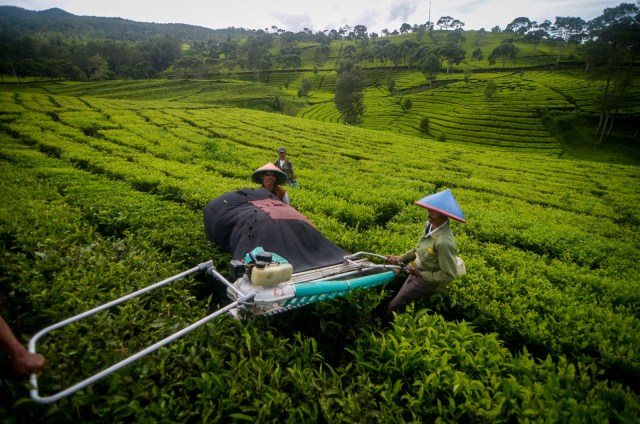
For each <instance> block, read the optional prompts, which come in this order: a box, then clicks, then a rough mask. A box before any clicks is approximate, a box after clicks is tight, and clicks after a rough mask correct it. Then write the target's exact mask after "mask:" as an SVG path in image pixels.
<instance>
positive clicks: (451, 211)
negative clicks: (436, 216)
mask: <svg viewBox="0 0 640 424" xmlns="http://www.w3.org/2000/svg"><path fill="white" fill-rule="evenodd" d="M413 204H414V205H417V206H422V207H423V208H426V209H432V210H434V211H436V212H439V213H441V214H442V215H446V216H448V217H449V218H452V219H455V220H456V221H460V222H467V221H466V220H465V219H464V213H462V209H460V206H458V202H456V199H455V197H453V193H451V190H449V189H446V190H444V191H441V192H438V193H434V194H431V195H429V196H427V197H423V198H422V199H420V200H418V201H416V202H414V203H413Z"/></svg>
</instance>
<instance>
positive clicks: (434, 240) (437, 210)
mask: <svg viewBox="0 0 640 424" xmlns="http://www.w3.org/2000/svg"><path fill="white" fill-rule="evenodd" d="M414 204H415V205H417V206H422V207H423V208H426V209H427V211H428V212H429V221H428V222H427V225H426V226H425V228H424V231H423V233H422V235H421V236H420V239H419V240H418V243H417V244H416V246H415V247H414V248H413V249H411V250H409V251H407V252H405V253H404V254H403V255H399V256H388V257H387V261H388V262H389V263H392V264H397V263H406V264H409V263H410V262H415V265H408V266H407V267H406V268H405V271H406V272H407V274H408V276H407V279H406V280H405V282H404V283H403V285H402V287H401V288H400V291H398V293H397V294H396V295H395V296H394V297H393V299H391V301H390V302H389V303H388V304H387V305H386V308H385V310H384V318H385V320H387V321H391V320H393V313H394V312H396V313H399V312H400V311H401V309H402V308H403V307H404V306H405V305H406V304H408V303H410V302H413V301H415V300H417V299H424V298H428V297H429V296H431V294H433V292H434V291H435V290H436V289H437V288H438V287H439V286H441V285H443V284H446V283H448V282H450V281H451V280H453V279H454V278H456V277H457V276H458V266H457V262H458V257H457V254H456V242H455V239H454V237H453V232H452V231H451V227H450V226H449V218H451V219H454V220H456V221H459V222H463V223H464V222H466V220H465V218H464V214H463V213H462V209H460V206H458V203H457V202H456V199H455V198H454V197H453V193H451V190H448V189H447V190H444V191H441V192H438V193H435V194H432V195H430V196H427V197H424V198H422V199H420V200H418V201H417V202H415V203H414Z"/></svg>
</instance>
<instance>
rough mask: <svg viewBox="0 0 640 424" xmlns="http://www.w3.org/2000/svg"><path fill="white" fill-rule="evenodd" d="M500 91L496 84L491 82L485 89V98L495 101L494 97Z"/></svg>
mask: <svg viewBox="0 0 640 424" xmlns="http://www.w3.org/2000/svg"><path fill="white" fill-rule="evenodd" d="M496 91H498V86H497V85H496V83H495V82H493V81H489V82H488V83H487V85H486V86H485V87H484V97H485V98H486V99H487V100H489V101H491V100H493V95H494V94H496Z"/></svg>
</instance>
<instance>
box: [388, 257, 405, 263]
mask: <svg viewBox="0 0 640 424" xmlns="http://www.w3.org/2000/svg"><path fill="white" fill-rule="evenodd" d="M387 262H389V263H390V264H398V263H400V262H402V256H387Z"/></svg>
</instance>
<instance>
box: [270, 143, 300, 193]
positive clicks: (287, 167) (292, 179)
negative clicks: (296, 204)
mask: <svg viewBox="0 0 640 424" xmlns="http://www.w3.org/2000/svg"><path fill="white" fill-rule="evenodd" d="M273 164H274V165H275V166H277V167H278V168H279V169H280V170H281V171H282V172H284V173H285V174H286V175H287V181H286V184H287V185H288V186H293V187H298V181H297V180H296V175H295V172H294V171H293V164H292V163H291V161H290V160H289V159H287V149H285V148H284V147H281V148H279V149H278V159H276V160H275V161H273Z"/></svg>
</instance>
